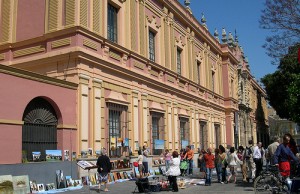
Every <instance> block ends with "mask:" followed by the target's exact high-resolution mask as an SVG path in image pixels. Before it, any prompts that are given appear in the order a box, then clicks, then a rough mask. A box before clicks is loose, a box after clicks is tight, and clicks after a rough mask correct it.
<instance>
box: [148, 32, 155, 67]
mask: <svg viewBox="0 0 300 194" xmlns="http://www.w3.org/2000/svg"><path fill="white" fill-rule="evenodd" d="M149 59H150V61H153V62H155V33H154V32H152V31H151V30H149Z"/></svg>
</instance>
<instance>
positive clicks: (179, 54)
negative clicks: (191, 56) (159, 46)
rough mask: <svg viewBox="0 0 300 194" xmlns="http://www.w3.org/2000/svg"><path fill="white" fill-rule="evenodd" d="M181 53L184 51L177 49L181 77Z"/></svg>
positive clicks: (178, 70) (178, 68)
mask: <svg viewBox="0 0 300 194" xmlns="http://www.w3.org/2000/svg"><path fill="white" fill-rule="evenodd" d="M181 52H182V50H181V49H180V48H178V47H177V73H178V74H179V75H181Z"/></svg>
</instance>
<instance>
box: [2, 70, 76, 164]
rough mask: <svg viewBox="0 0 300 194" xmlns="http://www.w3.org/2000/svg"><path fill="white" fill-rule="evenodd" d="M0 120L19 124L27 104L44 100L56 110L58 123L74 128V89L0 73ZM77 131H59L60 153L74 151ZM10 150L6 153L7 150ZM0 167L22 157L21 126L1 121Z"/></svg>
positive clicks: (17, 161) (16, 161)
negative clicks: (38, 99) (38, 98)
mask: <svg viewBox="0 0 300 194" xmlns="http://www.w3.org/2000/svg"><path fill="white" fill-rule="evenodd" d="M0 83H1V84H0V91H1V92H0V107H1V108H0V120H4V121H5V120H7V121H22V119H23V113H24V110H25V108H26V106H27V105H28V103H29V102H30V101H31V100H32V99H34V98H36V97H43V98H44V99H46V100H47V101H48V102H49V103H50V104H51V105H52V106H53V108H54V109H55V111H56V114H57V117H58V119H59V122H58V124H61V125H70V126H75V127H74V128H76V89H68V88H64V87H60V86H55V85H51V84H46V83H41V82H38V81H32V80H28V79H25V78H20V77H16V76H12V75H8V74H4V73H0ZM76 137H77V130H76V129H74V130H70V129H59V130H58V132H57V139H58V145H57V148H58V149H61V150H64V149H66V150H70V151H71V150H76V146H77V142H76V140H77V138H76ZM8 150H9V151H8ZM0 153H1V154H0V164H13V163H20V162H21V158H22V125H17V124H11V125H7V124H1V122H0Z"/></svg>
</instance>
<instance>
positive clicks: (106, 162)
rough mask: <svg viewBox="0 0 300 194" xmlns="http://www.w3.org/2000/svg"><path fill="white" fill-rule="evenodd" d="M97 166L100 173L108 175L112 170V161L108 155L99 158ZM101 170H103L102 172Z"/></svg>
mask: <svg viewBox="0 0 300 194" xmlns="http://www.w3.org/2000/svg"><path fill="white" fill-rule="evenodd" d="M96 165H97V166H98V173H104V174H107V173H109V172H110V170H111V163H110V159H109V157H108V156H107V155H101V156H99V157H98V160H97V164H96ZM101 168H102V170H101Z"/></svg>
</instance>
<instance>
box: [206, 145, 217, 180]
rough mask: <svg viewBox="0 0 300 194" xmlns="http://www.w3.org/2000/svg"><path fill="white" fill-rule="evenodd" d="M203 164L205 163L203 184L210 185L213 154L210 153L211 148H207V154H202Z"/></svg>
mask: <svg viewBox="0 0 300 194" xmlns="http://www.w3.org/2000/svg"><path fill="white" fill-rule="evenodd" d="M204 159H205V164H206V179H205V186H210V185H211V171H212V169H213V168H215V166H214V160H215V156H214V155H213V154H212V149H211V148H208V149H207V154H205V155H204Z"/></svg>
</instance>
